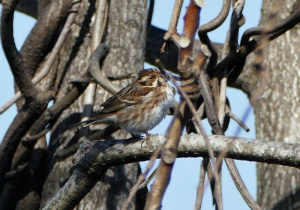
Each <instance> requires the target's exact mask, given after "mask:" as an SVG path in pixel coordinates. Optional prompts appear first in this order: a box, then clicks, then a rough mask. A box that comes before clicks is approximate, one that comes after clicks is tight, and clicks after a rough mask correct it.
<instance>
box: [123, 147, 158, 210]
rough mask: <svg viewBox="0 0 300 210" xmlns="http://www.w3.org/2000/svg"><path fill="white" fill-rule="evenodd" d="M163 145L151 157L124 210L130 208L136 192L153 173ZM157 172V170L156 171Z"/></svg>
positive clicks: (131, 191)
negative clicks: (150, 173)
mask: <svg viewBox="0 0 300 210" xmlns="http://www.w3.org/2000/svg"><path fill="white" fill-rule="evenodd" d="M162 146H163V144H162V145H161V146H160V147H158V148H157V149H156V150H155V152H154V153H153V155H152V156H151V158H150V160H149V162H148V164H147V166H146V168H145V171H144V173H142V174H141V175H140V176H139V178H138V180H137V182H136V183H135V184H134V186H133V187H132V188H131V190H130V193H129V195H128V197H127V199H126V201H125V202H124V205H123V207H122V210H127V209H128V207H129V204H130V203H131V201H132V199H133V197H134V196H135V194H136V192H137V191H138V190H139V189H140V188H141V185H142V184H143V181H144V180H145V179H146V177H147V176H148V174H149V172H150V171H151V169H152V168H153V166H154V163H155V160H156V159H157V157H158V156H159V154H160V151H161V148H162ZM155 171H156V170H155Z"/></svg>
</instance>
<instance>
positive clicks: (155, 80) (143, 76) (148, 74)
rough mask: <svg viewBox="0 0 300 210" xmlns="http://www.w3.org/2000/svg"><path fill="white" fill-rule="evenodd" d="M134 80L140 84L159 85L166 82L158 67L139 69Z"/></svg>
mask: <svg viewBox="0 0 300 210" xmlns="http://www.w3.org/2000/svg"><path fill="white" fill-rule="evenodd" d="M136 82H137V83H138V84H139V85H140V86H147V87H160V86H164V85H166V84H167V79H166V78H165V76H163V74H162V73H161V72H160V71H159V70H158V69H155V68H151V69H143V70H142V71H140V72H139V74H138V79H137V80H136Z"/></svg>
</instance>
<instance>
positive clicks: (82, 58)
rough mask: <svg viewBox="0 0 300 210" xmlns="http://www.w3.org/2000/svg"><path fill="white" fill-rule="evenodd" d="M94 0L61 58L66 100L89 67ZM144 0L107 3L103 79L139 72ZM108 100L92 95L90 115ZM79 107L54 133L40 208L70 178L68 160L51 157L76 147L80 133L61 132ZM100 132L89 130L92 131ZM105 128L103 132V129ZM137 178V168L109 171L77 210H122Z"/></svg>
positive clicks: (85, 5) (78, 105)
mask: <svg viewBox="0 0 300 210" xmlns="http://www.w3.org/2000/svg"><path fill="white" fill-rule="evenodd" d="M95 4H96V2H95V1H88V0H83V1H82V6H81V8H80V10H79V12H78V17H77V18H76V24H74V25H73V27H72V30H71V32H70V33H69V35H68V36H69V37H68V38H67V41H66V42H65V43H64V46H63V49H62V51H61V54H60V61H59V64H58V72H60V74H61V75H64V76H63V78H64V79H63V81H56V85H57V86H58V87H60V93H59V95H60V94H61V95H64V94H65V92H66V91H67V89H68V85H69V82H70V81H71V80H74V79H80V75H82V74H83V73H84V72H85V71H86V70H87V67H88V61H89V57H90V55H91V53H92V52H90V46H91V43H90V41H91V37H90V36H91V31H92V27H93V24H94V18H93V15H94V13H95ZM146 17H147V1H146V0H139V1H134V0H129V1H117V0H112V1H109V13H108V23H107V29H106V33H105V38H104V39H103V40H104V42H105V43H106V44H108V45H109V46H110V48H111V50H110V53H109V54H108V56H107V57H106V59H105V61H104V64H103V66H102V71H104V72H105V75H107V76H115V75H124V74H126V73H133V75H137V72H138V71H140V70H141V69H142V68H143V64H144V51H145V38H146ZM130 81H131V80H128V79H127V80H122V81H116V82H114V84H116V85H119V86H121V87H124V86H126V85H127V84H129V83H130ZM109 96H110V94H109V93H108V92H107V91H105V90H104V89H103V88H101V87H98V88H97V91H96V96H95V103H94V106H93V108H94V111H97V110H99V109H100V105H101V104H102V103H103V102H104V101H105V100H106V99H107V98H108V97H109ZM84 109H86V107H84V106H83V97H80V98H79V99H78V100H77V101H76V102H75V103H74V104H73V105H71V106H70V108H69V109H67V110H65V111H64V112H63V114H62V115H61V117H60V119H59V120H58V121H57V124H56V125H55V126H54V128H53V130H52V135H51V138H50V145H49V150H48V160H47V167H48V172H47V173H48V174H47V178H46V182H45V184H44V191H43V193H42V202H41V207H43V206H45V205H46V204H47V202H48V201H49V200H50V199H51V198H52V197H53V196H54V195H55V194H56V193H57V191H58V190H59V189H60V188H61V187H62V186H63V184H64V183H65V182H66V181H67V180H68V178H69V177H70V175H71V174H72V171H73V169H72V167H73V163H72V158H71V157H69V158H67V159H65V160H63V161H58V160H57V159H56V158H55V153H56V151H58V150H60V149H63V148H66V147H68V146H70V145H73V144H75V143H77V142H78V139H79V138H80V136H79V135H78V133H75V134H74V133H72V132H69V134H68V135H65V136H67V137H64V135H63V134H64V133H65V132H68V131H67V129H68V128H69V127H70V126H71V125H73V124H75V123H76V122H79V121H80V117H81V113H82V112H83V110H84ZM95 128H99V127H97V126H93V127H92V129H95ZM102 128H103V127H102ZM126 137H129V135H128V134H127V133H125V132H123V131H120V132H117V133H116V134H114V135H113V136H112V137H111V138H116V139H119V138H126ZM139 173H140V170H139V166H138V164H137V163H135V164H128V165H125V166H117V167H114V168H112V169H110V170H108V171H107V173H106V174H105V176H103V177H102V178H101V180H100V181H99V182H98V183H97V184H96V185H95V186H94V188H93V189H92V190H91V192H90V193H89V194H88V195H87V196H86V197H85V198H84V199H83V200H82V201H81V202H80V203H79V205H78V206H77V207H76V209H120V207H121V205H122V204H123V203H124V201H125V199H126V197H127V195H128V194H129V190H130V189H131V187H132V185H133V184H134V183H135V182H136V180H137V177H138V175H139ZM143 199H145V195H144V196H142V198H141V199H139V200H137V199H136V200H134V201H133V204H134V205H135V207H134V208H133V209H141V208H143V207H141V206H139V205H140V204H141V205H143Z"/></svg>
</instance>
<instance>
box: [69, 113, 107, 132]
mask: <svg viewBox="0 0 300 210" xmlns="http://www.w3.org/2000/svg"><path fill="white" fill-rule="evenodd" d="M102 119H103V117H102V116H101V115H100V116H96V117H91V118H90V119H88V120H85V121H82V122H79V123H76V124H74V125H72V126H71V127H70V128H69V130H70V131H71V130H74V129H76V128H78V127H86V126H88V125H90V124H93V123H101V122H102Z"/></svg>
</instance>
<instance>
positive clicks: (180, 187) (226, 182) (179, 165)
mask: <svg viewBox="0 0 300 210" xmlns="http://www.w3.org/2000/svg"><path fill="white" fill-rule="evenodd" d="M188 2H189V1H187V0H186V1H185V2H184V6H183V9H182V14H181V17H180V21H179V24H178V28H177V31H178V32H179V33H181V32H182V27H183V18H182V17H183V15H184V12H185V8H186V6H187V5H188ZM173 5H174V0H156V1H155V9H154V15H153V19H152V24H153V25H155V26H158V27H160V28H163V29H167V28H168V25H169V21H170V18H171V14H172V10H173ZM221 6H222V0H214V1H209V0H207V1H206V2H205V6H204V8H203V9H202V11H201V16H200V18H201V19H200V23H201V24H204V23H207V22H208V21H210V20H211V19H213V18H214V17H215V16H217V15H218V13H219V11H220V9H221ZM260 8H261V0H251V1H246V5H245V8H244V15H245V18H246V23H245V25H244V26H243V27H242V28H241V32H243V31H245V30H246V29H248V28H250V27H254V26H257V25H258V21H259V17H260ZM34 23H35V20H34V19H32V18H30V17H28V16H26V15H22V14H19V13H16V15H15V21H14V26H15V27H14V35H15V41H16V44H17V47H18V48H20V47H21V46H22V43H23V42H24V40H25V38H26V36H27V35H28V33H29V32H30V30H31V28H32V27H33V25H34ZM228 27H229V21H228V20H226V22H225V23H224V24H223V25H222V26H221V27H220V28H219V29H217V30H215V31H213V32H211V33H209V37H210V38H211V40H212V41H214V42H220V43H223V42H224V40H225V36H226V33H227V29H228ZM0 64H1V66H0V67H1V72H2V75H1V77H0V84H1V88H0V96H1V97H0V106H2V105H3V104H4V103H5V102H6V101H7V100H9V99H10V98H11V97H12V96H13V93H14V90H13V77H12V74H11V72H10V69H9V66H8V64H7V61H6V59H5V56H4V53H3V50H2V46H1V48H0ZM145 67H146V68H147V67H149V65H148V64H145ZM227 94H228V97H229V100H230V103H231V107H232V111H233V112H234V114H235V115H237V116H238V117H239V118H242V116H243V114H244V113H245V111H246V110H247V109H248V107H249V102H248V99H247V97H246V96H245V94H243V93H242V92H241V91H238V90H234V89H230V88H229V89H228V90H227ZM15 114H16V107H15V106H13V107H11V108H10V109H9V110H7V111H6V112H5V113H4V114H2V115H0V139H2V138H3V136H4V134H5V132H6V130H7V128H8V126H9V124H10V123H11V121H12V120H13V118H14V116H15ZM169 121H170V117H166V119H165V120H164V121H163V122H162V123H161V124H160V125H159V126H157V127H156V128H155V129H153V130H152V131H151V133H161V134H163V133H164V132H165V130H166V128H167V126H168V122H169ZM245 123H246V124H247V126H248V127H249V128H250V132H249V133H246V132H244V131H242V132H241V133H240V135H239V136H241V137H245V138H252V139H254V138H255V127H254V116H253V111H252V110H251V112H250V115H249V117H248V119H247V121H246V122H245ZM204 124H205V125H206V130H207V131H208V132H209V130H210V129H209V127H208V125H207V122H204ZM237 127H238V126H237V124H236V123H235V122H233V121H231V123H230V126H229V129H228V131H227V132H226V135H228V136H233V135H234V134H235V131H236V129H237ZM157 162H158V161H157ZM200 163H201V158H185V159H179V160H176V163H175V166H174V170H173V173H172V179H171V183H170V185H169V187H168V189H167V192H166V194H165V198H164V201H163V208H162V209H164V210H169V209H172V210H183V209H184V210H188V209H194V204H195V198H196V189H197V185H198V179H199V168H200ZM236 163H237V167H238V168H239V171H240V173H241V175H242V178H243V180H244V181H245V183H246V186H247V187H248V189H249V191H250V193H251V194H252V195H253V196H254V197H255V198H256V169H255V163H253V162H247V161H236ZM145 165H146V162H143V163H141V166H142V169H143V168H144V167H145ZM222 180H223V200H224V209H231V210H235V209H238V210H243V209H249V208H248V206H247V205H246V203H245V202H244V201H243V198H242V197H241V196H240V194H239V192H238V191H237V190H236V187H235V185H234V184H233V182H232V180H231V178H230V175H229V173H228V171H227V169H226V167H223V174H222ZM202 206H203V207H202V209H205V210H210V209H214V208H213V206H212V199H211V196H210V189H209V187H207V188H206V190H205V194H204V202H203V205H202Z"/></svg>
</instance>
